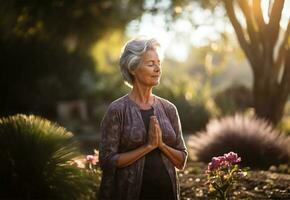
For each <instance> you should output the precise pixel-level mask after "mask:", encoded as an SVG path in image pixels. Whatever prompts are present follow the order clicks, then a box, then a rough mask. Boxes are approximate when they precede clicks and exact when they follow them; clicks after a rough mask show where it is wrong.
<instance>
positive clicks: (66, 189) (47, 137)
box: [0, 115, 96, 199]
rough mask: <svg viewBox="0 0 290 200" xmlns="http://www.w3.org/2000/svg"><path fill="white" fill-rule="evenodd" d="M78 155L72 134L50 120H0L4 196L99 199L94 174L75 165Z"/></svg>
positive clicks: (0, 189)
mask: <svg viewBox="0 0 290 200" xmlns="http://www.w3.org/2000/svg"><path fill="white" fill-rule="evenodd" d="M77 156H80V154H79V149H78V147H77V146H76V145H75V144H74V142H72V134H71V133H69V132H67V131H66V130H65V129H64V128H62V127H59V126H57V125H56V124H53V123H51V122H50V121H48V120H46V119H42V118H40V117H36V116H33V115H30V116H25V115H15V116H10V117H7V118H2V119H0V160H1V165H0V177H1V182H0V198H1V199H2V198H5V199H7V198H9V199H10V198H11V199H93V198H95V191H96V183H95V179H94V177H92V176H90V175H89V173H87V172H86V170H84V169H81V168H78V167H77V166H75V165H72V164H71V161H72V160H73V159H74V158H76V157H77Z"/></svg>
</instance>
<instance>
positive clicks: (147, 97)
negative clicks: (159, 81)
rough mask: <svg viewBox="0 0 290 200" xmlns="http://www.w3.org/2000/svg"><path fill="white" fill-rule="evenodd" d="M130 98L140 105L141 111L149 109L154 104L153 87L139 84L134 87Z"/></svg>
mask: <svg viewBox="0 0 290 200" xmlns="http://www.w3.org/2000/svg"><path fill="white" fill-rule="evenodd" d="M129 96H130V97H131V99H132V100H134V101H135V103H137V104H138V105H139V107H140V108H141V109H149V108H151V106H152V104H153V103H154V97H153V94H152V87H144V86H142V85H139V84H135V85H133V89H132V91H131V92H130V94H129Z"/></svg>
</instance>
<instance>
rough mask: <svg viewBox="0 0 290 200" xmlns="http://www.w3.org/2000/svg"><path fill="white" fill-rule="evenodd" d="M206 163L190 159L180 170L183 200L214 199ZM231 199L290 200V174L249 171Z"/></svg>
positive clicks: (239, 182)
mask: <svg viewBox="0 0 290 200" xmlns="http://www.w3.org/2000/svg"><path fill="white" fill-rule="evenodd" d="M206 167H207V166H206V164H204V163H200V162H194V161H188V162H187V166H186V168H185V169H184V170H183V171H180V172H179V173H178V174H179V181H180V187H181V191H180V192H181V200H191V199H197V200H202V199H206V200H208V199H214V198H213V197H210V195H209V193H208V186H207V185H206V184H205V182H206V174H205V170H206ZM230 199H231V200H237V199H239V200H240V199H241V200H242V199H244V200H246V199H247V200H262V199H277V200H278V199H279V200H280V199H281V200H284V199H285V200H286V199H288V200H290V174H283V173H277V172H272V171H249V172H248V174H247V176H246V177H244V178H242V179H241V180H240V181H238V182H237V183H236V184H235V185H234V187H233V189H232V190H231V193H230Z"/></svg>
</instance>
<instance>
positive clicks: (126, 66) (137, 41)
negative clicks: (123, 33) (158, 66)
mask: <svg viewBox="0 0 290 200" xmlns="http://www.w3.org/2000/svg"><path fill="white" fill-rule="evenodd" d="M157 47H160V43H159V42H158V41H157V40H156V39H154V38H150V39H146V38H144V37H142V38H140V37H139V38H134V39H132V40H130V41H128V42H127V43H126V44H125V45H124V47H123V49H122V52H121V56H120V61H119V65H120V69H121V73H122V76H123V78H124V81H125V83H126V84H127V85H129V86H131V87H132V84H133V80H134V76H133V75H132V74H131V73H130V72H132V71H134V70H136V69H137V68H138V66H139V64H140V63H141V61H142V55H143V54H144V53H145V52H147V51H148V50H155V49H156V48H157Z"/></svg>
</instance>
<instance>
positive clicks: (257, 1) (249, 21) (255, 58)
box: [223, 0, 290, 124]
mask: <svg viewBox="0 0 290 200" xmlns="http://www.w3.org/2000/svg"><path fill="white" fill-rule="evenodd" d="M223 3H224V6H225V9H226V12H227V15H228V17H229V19H230V22H231V24H232V25H233V28H234V30H235V33H236V35H237V38H238V41H239V43H240V46H241V48H242V50H243V51H244V53H245V55H246V57H247V58H248V61H249V63H250V66H251V68H252V71H253V75H254V84H253V97H254V98H253V99H254V108H255V112H256V114H257V116H259V117H262V118H265V119H267V120H269V121H271V122H272V123H274V124H277V123H278V122H279V120H280V119H281V118H282V116H283V110H284V107H285V104H286V102H287V98H288V96H289V94H290V38H289V35H290V20H289V19H288V25H287V28H286V30H283V29H282V28H281V27H280V20H281V15H282V10H283V7H284V4H285V0H275V1H273V0H270V2H269V5H270V6H269V12H268V13H269V21H268V22H266V20H265V19H264V17H263V14H262V8H261V0H254V1H246V0H236V1H233V0H223ZM235 3H237V5H238V6H239V8H240V10H241V11H242V14H243V17H244V19H245V21H246V28H245V29H244V28H243V27H242V25H241V23H240V22H239V20H238V18H237V10H236V9H235V8H234V4H235ZM281 38H282V39H281ZM276 49H277V56H276V53H275V51H276Z"/></svg>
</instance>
